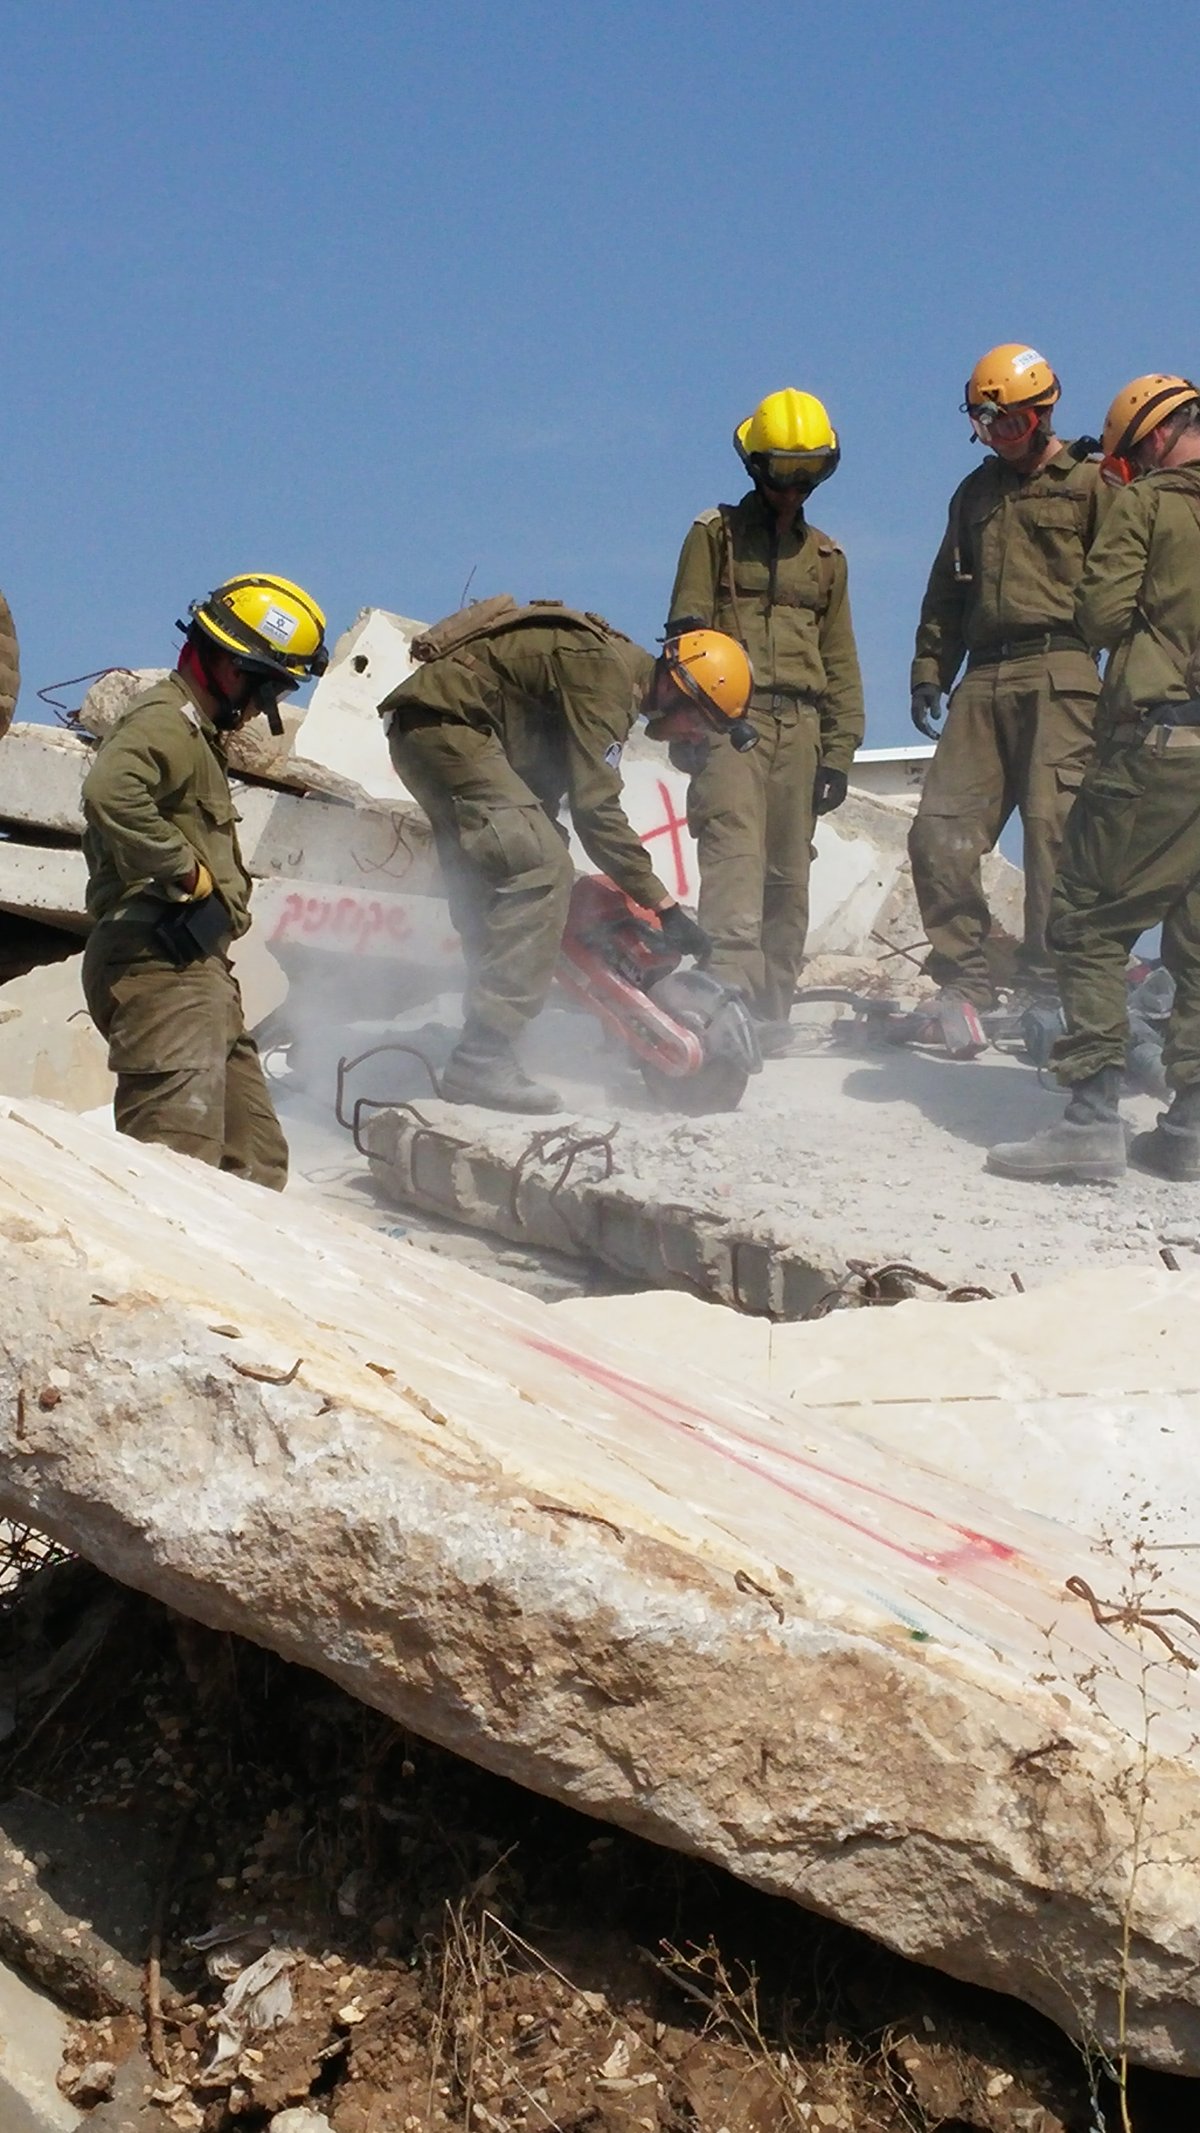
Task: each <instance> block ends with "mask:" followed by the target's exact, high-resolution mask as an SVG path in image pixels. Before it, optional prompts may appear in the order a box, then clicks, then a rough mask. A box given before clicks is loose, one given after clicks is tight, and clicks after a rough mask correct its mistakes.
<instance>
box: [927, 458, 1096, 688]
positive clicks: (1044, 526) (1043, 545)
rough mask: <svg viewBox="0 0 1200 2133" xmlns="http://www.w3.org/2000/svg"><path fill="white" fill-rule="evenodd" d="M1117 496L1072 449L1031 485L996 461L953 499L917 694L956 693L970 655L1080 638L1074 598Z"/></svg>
mask: <svg viewBox="0 0 1200 2133" xmlns="http://www.w3.org/2000/svg"><path fill="white" fill-rule="evenodd" d="M1111 494H1112V491H1111V490H1110V489H1109V488H1108V487H1107V486H1106V484H1105V483H1104V482H1103V481H1102V480H1101V478H1100V468H1099V465H1098V463H1097V462H1096V461H1095V460H1094V459H1090V458H1079V457H1078V456H1077V455H1076V452H1075V450H1074V448H1073V447H1072V446H1070V445H1068V444H1064V445H1062V447H1061V448H1060V450H1059V451H1058V452H1056V454H1055V456H1054V458H1053V459H1052V460H1050V462H1049V464H1048V465H1046V466H1044V467H1043V468H1042V470H1041V472H1040V473H1039V474H1033V475H1029V476H1025V475H1022V474H1018V473H1016V472H1015V470H1014V469H1013V468H1012V467H1009V466H1006V465H1005V463H1004V461H1003V460H1002V459H998V458H997V457H996V456H995V454H994V453H989V454H988V457H987V458H986V459H985V460H983V462H982V463H981V464H980V465H979V466H977V467H975V468H974V469H973V470H972V472H971V473H970V474H968V476H967V478H966V480H965V481H964V482H961V483H960V484H959V486H958V488H957V489H956V490H955V492H954V495H953V496H952V498H951V499H950V514H949V519H948V521H947V525H946V531H945V534H944V536H943V539H942V545H941V547H940V548H939V549H938V552H937V555H936V557H935V559H934V564H933V569H932V570H931V571H930V573H929V584H928V586H927V587H926V591H925V598H924V600H923V601H922V603H921V619H920V621H919V623H918V625H917V642H916V653H915V657H914V659H913V664H912V687H913V688H914V689H916V688H920V687H921V686H922V685H924V684H926V683H933V684H935V685H936V686H937V687H938V688H939V689H948V688H949V687H950V685H951V683H952V682H953V680H954V677H955V675H956V674H957V672H958V670H959V668H960V666H961V665H962V663H963V659H964V657H966V655H967V654H968V653H971V652H983V651H991V650H994V649H995V647H997V646H998V645H1000V644H1007V643H1010V642H1012V641H1013V640H1015V639H1020V638H1021V637H1031V636H1033V635H1035V634H1036V633H1037V632H1038V631H1040V630H1054V631H1056V632H1067V633H1068V634H1069V633H1072V632H1073V631H1074V629H1075V589H1076V587H1077V586H1078V584H1079V580H1080V578H1081V576H1082V574H1083V567H1084V564H1085V562H1086V561H1087V557H1088V552H1089V550H1090V548H1091V546H1092V542H1093V541H1094V539H1095V538H1096V534H1097V531H1098V528H1099V525H1100V521H1101V518H1102V516H1103V513H1104V511H1105V510H1106V508H1107V505H1108V500H1109V498H1110V496H1111ZM1048 656H1049V658H1050V659H1051V660H1053V659H1054V658H1055V656H1056V655H1055V654H1053V653H1051V654H1050V655H1048ZM1063 656H1065V657H1066V659H1067V660H1068V661H1070V660H1071V659H1072V658H1074V656H1075V655H1074V654H1072V652H1071V651H1070V650H1069V649H1067V650H1066V652H1065V654H1064V655H1063Z"/></svg>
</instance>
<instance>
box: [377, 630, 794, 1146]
mask: <svg viewBox="0 0 1200 2133" xmlns="http://www.w3.org/2000/svg"><path fill="white" fill-rule="evenodd" d="M412 649H413V654H414V657H415V658H416V659H417V660H418V662H419V664H418V666H417V669H416V671H415V672H414V673H413V674H410V675H409V676H408V678H407V679H406V680H405V681H403V682H401V683H400V684H399V686H398V687H397V688H395V689H393V690H392V691H391V693H390V695H389V696H387V697H386V698H385V699H384V701H383V703H382V704H381V705H380V707H379V708H380V713H381V715H382V716H383V718H384V720H385V726H386V731H387V735H388V745H389V748H390V751H391V757H392V762H393V764H394V766H395V769H396V772H397V775H398V776H399V777H400V779H401V780H402V782H403V783H404V785H406V786H407V788H408V790H409V791H410V792H411V793H412V795H413V797H414V799H415V800H416V801H417V802H418V803H419V805H420V806H421V807H422V808H423V809H424V810H425V813H426V814H427V815H428V817H429V820H430V823H431V825H432V828H433V834H434V839H435V842H436V844H437V849H438V856H439V858H440V860H441V863H442V870H443V873H444V874H445V877H446V886H447V892H448V895H449V899H450V912H451V916H452V918H453V920H454V924H455V927H456V928H457V931H458V933H459V935H460V937H461V940H462V944H463V951H464V954H465V956H466V961H467V971H468V982H467V988H466V996H465V1000H464V1026H463V1032H462V1036H461V1037H460V1039H459V1041H458V1043H457V1045H456V1047H455V1049H454V1052H453V1053H452V1055H451V1057H450V1060H449V1061H448V1063H447V1066H446V1069H445V1072H444V1074H443V1077H442V1093H443V1094H444V1095H445V1096H447V1097H449V1098H450V1099H451V1101H453V1102H455V1103H478V1104H484V1105H488V1106H491V1107H493V1108H495V1109H498V1110H505V1111H554V1110H557V1109H558V1108H559V1099H558V1097H557V1095H556V1094H555V1092H554V1091H553V1090H552V1089H549V1088H547V1087H545V1086H544V1085H543V1084H542V1083H540V1082H537V1081H534V1080H533V1079H532V1078H531V1077H530V1076H529V1075H528V1074H526V1073H525V1071H524V1069H523V1068H522V1066H521V1065H520V1063H519V1061H518V1059H517V1056H516V1053H515V1052H514V1049H513V1041H514V1039H515V1038H516V1037H518V1036H519V1035H520V1033H521V1031H522V1030H523V1029H524V1027H525V1025H526V1023H528V1022H530V1021H531V1020H532V1019H533V1017H534V1016H535V1015H536V1014H537V1013H538V1012H539V1010H540V1009H541V1007H542V1006H543V1005H544V1003H545V999H546V995H547V993H548V991H549V989H550V984H551V981H552V979H553V976H554V965H555V959H556V957H557V954H558V949H559V943H560V941H561V939H562V933H563V927H564V924H565V922H566V916H567V907H568V904H569V902H570V896H571V885H572V882H573V880H574V871H575V870H574V868H573V866H572V864H571V860H570V857H569V854H568V851H567V844H566V835H565V832H564V831H563V830H561V829H560V827H559V826H558V821H557V816H558V810H559V806H560V804H561V802H562V800H563V798H564V797H565V799H566V803H567V807H568V809H569V812H570V816H571V820H572V822H573V824H574V826H575V830H576V832H577V834H578V837H579V840H580V843H581V844H582V845H583V848H584V850H585V851H586V853H587V855H588V858H589V859H590V860H591V861H592V863H593V865H594V866H595V867H596V868H597V869H599V870H600V871H601V872H602V873H605V874H607V875H609V876H611V878H612V880H613V881H614V882H615V883H616V885H617V887H618V888H619V889H622V890H624V891H625V893H626V894H627V895H629V896H632V897H633V898H635V899H636V901H637V902H638V903H639V904H643V905H646V906H648V907H649V908H651V909H652V910H654V911H656V912H657V913H658V915H659V919H660V922H661V925H662V930H663V934H664V937H665V939H666V941H667V943H668V945H669V946H671V947H673V948H675V949H677V950H678V951H679V952H680V953H681V954H683V955H691V956H695V957H697V958H698V959H701V960H702V959H703V958H704V957H705V956H706V955H707V953H708V950H709V947H710V942H709V939H708V936H707V934H706V933H705V932H704V931H703V930H702V928H701V927H700V926H699V925H697V923H696V921H695V919H694V918H692V917H691V915H690V914H689V913H688V912H687V911H685V910H684V909H683V907H682V906H681V905H680V904H679V903H678V902H677V901H676V900H675V898H674V897H673V896H671V894H670V893H669V891H668V890H667V889H665V888H664V887H663V885H662V883H661V882H660V881H659V879H658V877H657V876H656V874H655V873H654V870H653V868H652V867H651V865H650V861H649V858H648V857H647V854H646V851H645V848H644V846H643V845H642V844H641V843H639V841H638V838H637V837H636V835H635V834H634V832H633V830H632V829H631V828H630V826H629V823H628V821H627V820H626V818H625V814H624V812H623V810H622V806H621V775H620V767H619V766H620V760H621V751H622V748H623V746H624V743H625V741H626V740H627V739H628V736H629V732H630V729H631V727H632V725H633V722H634V718H635V717H636V715H637V711H638V708H639V706H641V707H643V708H644V709H645V711H646V713H647V716H648V718H649V720H650V729H649V730H650V732H651V734H652V736H653V737H654V738H655V739H658V740H663V741H671V740H675V739H680V740H690V741H695V740H696V739H698V738H699V736H700V735H701V734H702V733H704V732H706V731H708V730H709V729H710V728H716V729H718V730H722V731H728V732H734V733H736V734H737V735H738V736H739V739H740V738H741V737H742V736H743V735H744V736H746V737H747V738H748V739H749V740H750V741H751V743H752V742H753V735H752V734H751V733H750V731H749V727H748V725H747V723H746V720H745V716H744V714H745V706H746V698H747V695H748V693H749V671H748V669H747V666H746V661H745V658H744V655H743V654H742V653H741V651H740V649H739V647H738V646H736V645H734V644H730V643H729V642H728V641H727V640H725V639H723V638H721V637H719V636H718V635H717V634H716V633H715V632H714V631H711V630H696V631H691V632H688V633H685V634H684V635H682V636H679V637H676V638H672V639H670V640H669V641H668V642H667V644H666V646H665V648H664V651H663V653H662V655H661V657H660V658H659V659H658V660H655V659H654V658H653V656H652V655H651V654H650V653H649V652H646V651H643V650H642V648H641V647H640V646H639V645H636V644H633V643H631V641H630V639H629V638H628V637H623V636H622V635H621V633H620V631H619V630H615V629H613V628H612V626H611V625H610V624H609V623H607V622H605V621H604V620H603V619H602V617H600V616H598V615H590V614H580V613H577V612H576V611H575V610H573V609H571V608H566V607H562V606H560V605H559V604H558V603H557V602H556V601H552V600H541V601H534V602H531V603H530V604H529V605H528V606H524V607H518V606H517V605H516V603H515V602H514V601H512V600H511V599H509V598H508V597H507V595H504V594H501V595H499V596H497V597H496V598H495V599H492V600H481V601H476V602H475V604H474V605H473V606H472V607H469V608H464V609H462V610H460V611H459V612H458V613H457V614H455V615H450V616H447V617H446V618H445V620H444V621H443V622H440V623H435V624H434V626H433V628H432V629H431V630H429V631H427V632H426V633H425V634H424V636H422V637H418V638H417V639H416V640H415V642H414V644H413V647H412Z"/></svg>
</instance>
